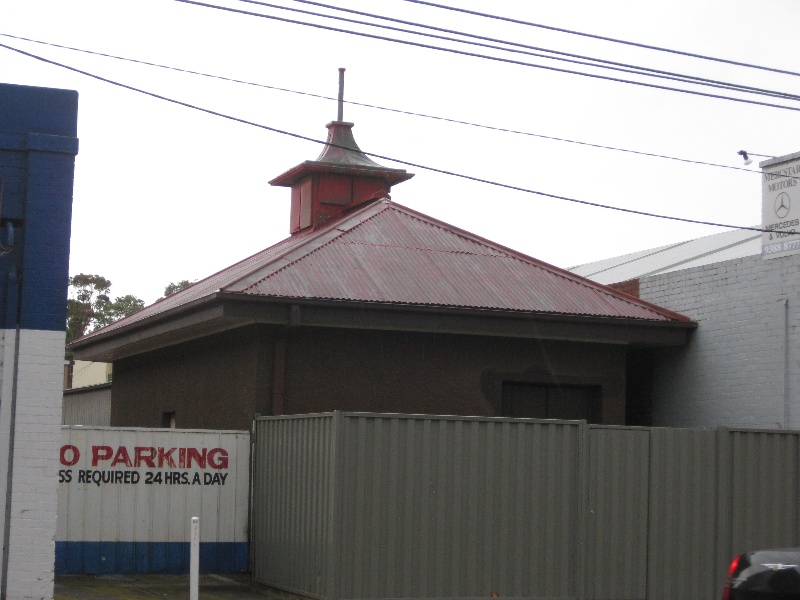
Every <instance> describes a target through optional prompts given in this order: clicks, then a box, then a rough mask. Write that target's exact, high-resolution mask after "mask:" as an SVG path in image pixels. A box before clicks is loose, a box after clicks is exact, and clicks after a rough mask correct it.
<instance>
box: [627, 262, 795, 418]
mask: <svg viewBox="0 0 800 600" xmlns="http://www.w3.org/2000/svg"><path fill="white" fill-rule="evenodd" d="M798 267H800V256H788V257H783V258H776V259H771V260H763V259H762V258H761V257H760V256H752V257H747V258H742V259H735V260H730V261H725V262H721V263H716V264H713V265H707V266H704V267H697V268H694V269H687V270H683V271H677V272H674V273H667V274H663V275H657V276H652V277H647V278H643V279H642V280H641V282H640V295H641V298H642V299H644V300H647V301H648V302H653V303H655V304H658V305H660V306H663V307H665V308H669V309H671V310H674V311H677V312H679V313H682V314H684V315H686V316H688V317H691V318H692V319H694V320H696V321H697V323H698V328H697V330H696V331H695V332H694V334H693V336H692V339H691V340H690V342H689V344H688V345H687V346H686V347H683V348H679V349H671V350H668V351H660V352H658V354H657V361H656V371H655V382H654V383H655V385H654V396H653V424H654V425H658V426H676V427H712V426H717V425H727V426H734V427H736V426H744V427H765V428H776V427H787V428H791V429H798V428H800V363H799V362H798V357H800V337H799V336H798V332H797V330H798V326H800V280H798V277H797V274H798Z"/></svg>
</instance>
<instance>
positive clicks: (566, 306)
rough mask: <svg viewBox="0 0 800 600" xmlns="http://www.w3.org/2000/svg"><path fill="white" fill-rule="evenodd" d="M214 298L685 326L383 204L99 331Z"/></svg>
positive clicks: (645, 306)
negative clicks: (417, 307) (221, 295)
mask: <svg viewBox="0 0 800 600" xmlns="http://www.w3.org/2000/svg"><path fill="white" fill-rule="evenodd" d="M216 292H226V293H231V294H248V295H256V296H267V297H275V298H303V299H312V300H313V299H324V300H343V301H358V302H380V303H388V304H393V303H395V304H412V305H428V306H439V307H460V308H477V309H493V310H507V311H524V312H533V313H548V314H554V315H565V316H566V315H581V316H592V317H609V318H626V319H644V320H649V321H688V320H689V319H688V318H686V317H684V316H682V315H678V314H676V313H673V312H671V311H668V310H666V309H662V308H659V307H657V306H653V305H651V304H648V303H646V302H643V301H640V300H637V299H635V298H632V297H630V296H627V295H625V294H622V293H620V292H617V291H615V290H612V289H610V288H607V287H605V286H602V285H599V284H597V283H594V282H592V281H589V280H588V279H584V278H582V277H579V276H577V275H574V274H572V273H569V272H567V271H564V270H562V269H559V268H557V267H554V266H552V265H548V264H546V263H543V262H541V261H538V260H536V259H534V258H531V257H528V256H525V255H523V254H520V253H518V252H515V251H513V250H510V249H508V248H504V247H502V246H499V245H497V244H493V243H492V242H489V241H487V240H484V239H482V238H479V237H478V236H475V235H472V234H470V233H468V232H465V231H462V230H460V229H458V228H456V227H453V226H450V225H447V224H446V223H442V222H441V221H437V220H436V219H433V218H431V217H428V216H426V215H423V214H421V213H418V212H416V211H413V210H411V209H409V208H406V207H404V206H401V205H398V204H394V203H392V202H390V201H388V200H383V201H380V202H376V203H374V204H371V205H369V206H367V207H366V208H363V209H361V210H359V211H356V212H354V213H353V214H352V215H350V216H349V217H346V218H344V219H342V220H340V221H337V222H335V223H333V224H331V225H329V226H328V227H326V228H323V229H320V230H318V231H316V232H313V233H306V234H299V235H295V236H293V237H291V238H288V239H286V240H284V241H282V242H279V243H278V244H276V245H274V246H272V247H270V248H267V249H266V250H263V251H262V252H259V253H258V254H255V255H253V256H251V257H249V258H247V259H245V260H243V261H241V262H239V263H237V264H235V265H233V266H231V267H229V268H227V269H225V270H223V271H220V272H219V273H216V274H215V275H212V276H211V277H208V278H207V279H204V280H202V281H200V282H198V283H196V284H194V285H192V286H191V287H189V288H187V289H185V290H183V291H181V292H178V293H177V294H174V295H172V296H169V297H168V298H165V299H163V300H160V301H159V302H156V303H155V304H152V305H151V306H148V307H146V308H144V309H143V310H141V311H139V312H138V313H136V314H134V315H131V316H130V317H127V318H125V319H122V320H120V321H117V322H116V323H113V324H111V325H109V326H108V327H106V328H104V329H103V330H102V331H103V332H106V331H110V330H113V329H117V328H120V327H124V326H126V325H128V324H130V323H134V322H138V321H142V320H143V319H147V318H149V317H152V316H155V315H157V314H160V313H163V312H166V311H168V310H172V309H175V308H178V307H180V306H182V305H184V304H187V303H189V302H193V301H195V300H198V299H200V298H203V297H206V296H209V295H212V294H214V293H216Z"/></svg>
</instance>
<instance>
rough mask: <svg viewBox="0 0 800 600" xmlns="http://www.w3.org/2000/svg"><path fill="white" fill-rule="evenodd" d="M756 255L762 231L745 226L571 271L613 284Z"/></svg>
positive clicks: (578, 267)
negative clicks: (748, 228) (744, 227)
mask: <svg viewBox="0 0 800 600" xmlns="http://www.w3.org/2000/svg"><path fill="white" fill-rule="evenodd" d="M756 254H761V234H760V233H758V232H756V231H750V230H746V229H735V230H733V231H726V232H723V233H717V234H715V235H709V236H705V237H702V238H698V239H695V240H689V241H686V242H679V243H677V244H669V245H667V246H661V247H659V248H651V249H649V250H641V251H639V252H634V253H632V254H625V255H622V256H615V257H613V258H607V259H604V260H598V261H596V262H592V263H586V264H584V265H578V266H576V267H572V268H570V269H569V270H570V271H572V272H573V273H575V274H577V275H581V276H582V277H588V278H589V279H591V280H593V281H597V282H598V283H603V284H611V283H620V282H622V281H628V280H630V279H638V278H641V277H647V276H649V275H658V274H659V273H669V272H671V271H678V270H681V269H690V268H692V267H701V266H703V265H710V264H713V263H718V262H722V261H725V260H732V259H734V258H744V257H746V256H753V255H756Z"/></svg>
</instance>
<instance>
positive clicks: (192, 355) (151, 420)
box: [111, 326, 272, 430]
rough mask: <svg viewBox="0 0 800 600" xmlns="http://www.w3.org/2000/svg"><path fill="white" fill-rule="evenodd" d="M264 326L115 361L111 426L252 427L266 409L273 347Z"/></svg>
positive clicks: (267, 407)
mask: <svg viewBox="0 0 800 600" xmlns="http://www.w3.org/2000/svg"><path fill="white" fill-rule="evenodd" d="M268 336H269V333H268V331H266V330H265V328H263V327H256V326H251V327H245V328H241V329H237V330H234V331H230V332H226V333H222V334H217V335H214V336H210V337H207V338H203V339H201V340H195V341H192V342H189V343H186V344H181V345H179V346H174V347H170V348H166V349H164V350H159V351H156V352H150V353H147V354H143V355H140V356H135V357H131V358H126V359H123V360H119V361H116V362H115V363H114V383H113V391H112V396H111V425H112V426H115V427H161V426H162V420H161V419H162V415H163V413H165V412H174V413H175V421H176V422H175V425H176V427H179V428H183V429H193V428H200V429H248V430H249V429H250V427H251V425H252V421H253V414H254V413H256V412H269V410H270V409H269V406H268V405H264V404H263V403H264V402H265V401H266V399H267V398H268V397H269V393H268V391H269V389H270V386H271V383H270V378H271V375H272V347H271V346H270V345H268V344H264V343H263V340H264V339H265V338H266V337H268Z"/></svg>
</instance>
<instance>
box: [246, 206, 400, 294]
mask: <svg viewBox="0 0 800 600" xmlns="http://www.w3.org/2000/svg"><path fill="white" fill-rule="evenodd" d="M391 204H392V203H391V202H389V201H379V202H374V203H372V204H369V205H368V206H365V207H363V208H361V209H360V210H357V211H355V212H353V213H352V214H350V215H348V216H347V217H345V218H344V219H340V220H338V221H336V222H335V223H331V225H330V226H329V227H328V228H324V229H320V230H318V231H317V234H318V235H315V236H310V239H309V240H308V241H311V240H315V239H319V238H320V237H324V236H325V235H330V234H331V233H333V232H334V231H337V230H338V233H337V234H336V235H334V236H333V237H331V239H329V240H328V241H327V242H325V243H324V244H320V245H319V246H316V247H315V248H311V249H310V250H309V251H308V252H306V253H304V254H303V255H302V256H298V257H297V258H295V259H294V260H291V261H287V262H286V264H285V265H283V266H282V267H280V268H278V269H276V270H274V271H272V272H270V273H267V274H266V275H265V276H264V277H262V278H261V279H258V280H256V281H253V282H252V283H251V284H249V285H248V286H247V287H245V288H242V290H241V293H247V291H248V290H252V289H253V288H254V287H255V286H257V285H259V284H260V283H261V282H263V281H266V280H267V279H270V278H271V277H274V276H276V275H278V274H279V273H282V272H283V271H285V270H286V269H288V268H290V267H292V266H293V265H296V264H297V263H299V262H300V261H302V260H305V259H306V258H308V257H309V256H311V255H312V254H315V253H316V252H318V251H320V250H322V249H323V248H326V247H328V246H329V245H331V244H332V243H333V242H335V241H336V240H338V239H339V238H340V237H342V236H343V235H347V234H348V233H350V232H351V231H353V230H355V229H358V228H359V227H361V226H362V225H364V224H365V223H368V222H369V221H371V220H372V219H374V218H375V217H377V216H378V215H379V214H381V213H382V212H384V211H385V210H387V209H388V208H389V207H390V206H391ZM375 206H377V207H378V210H375V211H374V213H373V214H371V215H369V216H367V217H366V218H364V219H362V220H361V221H360V222H358V223H357V224H356V225H354V226H353V227H350V228H349V229H346V230H343V229H340V227H339V226H340V225H343V224H344V223H346V222H347V221H349V220H351V219H353V218H354V217H358V216H362V213H365V212H367V211H368V210H369V209H373V208H374V207H375ZM300 247H302V245H301V246H300ZM281 258H283V256H278V257H276V258H275V261H277V260H280V259H281ZM275 261H273V262H275ZM267 264H269V263H267ZM265 266H266V265H262V266H261V267H260V268H259V269H255V270H254V271H253V272H255V271H258V270H260V269H263V268H264V267H265ZM242 279H244V277H241V278H240V279H239V281H241V280H242Z"/></svg>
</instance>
